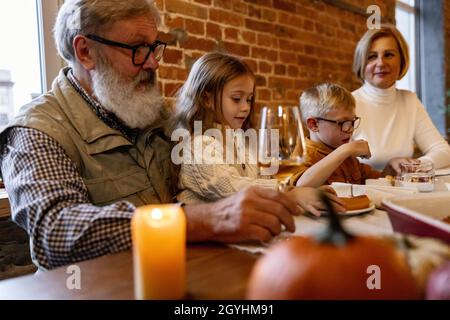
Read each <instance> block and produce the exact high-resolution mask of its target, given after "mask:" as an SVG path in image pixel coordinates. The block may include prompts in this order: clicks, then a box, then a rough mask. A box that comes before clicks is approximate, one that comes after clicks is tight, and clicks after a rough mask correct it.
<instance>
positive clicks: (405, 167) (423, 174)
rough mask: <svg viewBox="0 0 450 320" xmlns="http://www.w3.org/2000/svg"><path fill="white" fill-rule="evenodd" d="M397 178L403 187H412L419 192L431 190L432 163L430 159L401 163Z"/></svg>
mask: <svg viewBox="0 0 450 320" xmlns="http://www.w3.org/2000/svg"><path fill="white" fill-rule="evenodd" d="M398 180H399V181H400V184H401V185H402V186H404V187H414V188H417V190H419V191H421V192H429V191H433V189H434V165H433V163H432V162H431V161H418V162H415V163H401V164H400V175H399V177H398Z"/></svg>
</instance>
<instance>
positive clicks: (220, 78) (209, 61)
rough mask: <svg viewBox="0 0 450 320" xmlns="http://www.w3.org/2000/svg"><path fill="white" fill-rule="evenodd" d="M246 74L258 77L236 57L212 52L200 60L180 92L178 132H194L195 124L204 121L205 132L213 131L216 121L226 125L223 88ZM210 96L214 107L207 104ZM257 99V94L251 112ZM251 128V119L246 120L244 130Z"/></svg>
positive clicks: (175, 127)
mask: <svg viewBox="0 0 450 320" xmlns="http://www.w3.org/2000/svg"><path fill="white" fill-rule="evenodd" d="M244 75H248V76H250V77H252V78H255V75H254V73H253V71H252V70H251V69H250V67H249V66H248V65H247V64H246V63H245V62H244V61H243V60H241V59H240V58H238V57H236V56H233V55H230V54H226V53H220V52H212V53H207V54H205V55H203V56H202V57H201V58H199V59H198V60H197V61H196V62H195V63H194V65H193V66H192V69H191V71H190V73H189V76H188V79H187V80H186V82H185V83H184V85H183V86H182V87H181V88H180V90H179V91H178V93H177V101H176V103H175V117H174V124H173V126H174V129H178V128H183V129H187V130H189V132H191V133H192V131H193V127H194V121H202V122H203V123H202V126H203V129H204V130H206V129H209V128H212V127H213V126H214V122H216V121H220V122H222V123H223V121H224V119H223V110H222V95H223V88H224V86H225V84H226V83H228V82H229V81H231V80H233V79H236V78H237V77H240V76H244ZM253 91H254V89H253ZM208 95H209V97H210V98H211V99H213V101H211V104H212V108H208V107H207V105H206V101H207V97H208ZM254 96H255V95H254V92H253V100H252V102H251V110H253V109H254V104H255V99H254ZM249 127H250V116H249V117H247V119H246V120H245V122H244V124H243V125H242V129H244V130H245V129H248V128H249Z"/></svg>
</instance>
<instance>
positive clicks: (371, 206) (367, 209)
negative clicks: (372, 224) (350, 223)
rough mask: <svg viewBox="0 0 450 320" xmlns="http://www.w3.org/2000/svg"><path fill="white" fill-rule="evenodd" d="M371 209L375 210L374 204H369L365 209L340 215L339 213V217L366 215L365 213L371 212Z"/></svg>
mask: <svg viewBox="0 0 450 320" xmlns="http://www.w3.org/2000/svg"><path fill="white" fill-rule="evenodd" d="M373 209H375V204H373V203H370V206H368V207H367V208H364V209H358V210H350V211H346V212H342V213H340V215H342V216H351V215H355V214H360V213H366V212H369V211H372V210H373Z"/></svg>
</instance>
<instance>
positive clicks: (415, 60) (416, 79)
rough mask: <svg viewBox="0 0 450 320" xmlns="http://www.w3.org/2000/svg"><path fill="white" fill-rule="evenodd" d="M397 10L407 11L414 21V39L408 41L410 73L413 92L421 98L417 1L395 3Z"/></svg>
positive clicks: (398, 0)
mask: <svg viewBox="0 0 450 320" xmlns="http://www.w3.org/2000/svg"><path fill="white" fill-rule="evenodd" d="M395 6H396V10H398V9H400V10H403V11H405V12H406V13H407V14H408V15H410V16H409V19H413V30H412V33H413V34H414V37H413V38H412V39H406V40H407V42H408V45H409V48H410V61H409V62H410V67H409V72H411V70H413V72H412V73H411V82H412V83H413V90H411V91H413V92H415V93H416V94H417V95H418V96H420V92H421V86H420V60H421V59H420V50H419V49H418V48H419V45H420V39H419V38H418V37H419V32H418V16H417V8H416V1H415V0H414V1H413V4H412V5H411V4H409V3H406V2H405V1H403V0H396V1H395Z"/></svg>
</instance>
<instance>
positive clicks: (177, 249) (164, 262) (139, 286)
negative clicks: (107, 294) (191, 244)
mask: <svg viewBox="0 0 450 320" xmlns="http://www.w3.org/2000/svg"><path fill="white" fill-rule="evenodd" d="M131 235H132V239H133V260H134V262H133V264H134V290H135V297H136V299H140V300H141V299H182V298H183V297H184V295H185V287H186V218H185V215H184V212H183V209H182V208H181V207H180V206H179V205H176V204H164V205H149V206H145V207H140V208H138V209H137V210H136V213H135V214H134V216H133V219H132V221H131Z"/></svg>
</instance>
